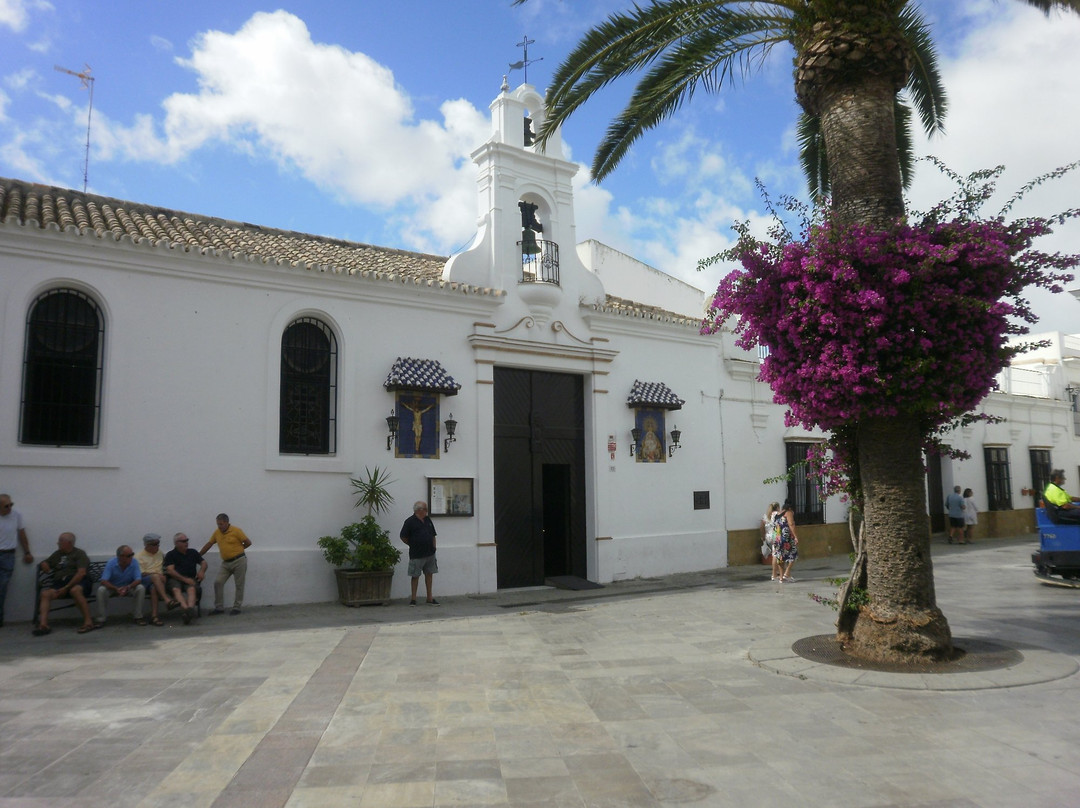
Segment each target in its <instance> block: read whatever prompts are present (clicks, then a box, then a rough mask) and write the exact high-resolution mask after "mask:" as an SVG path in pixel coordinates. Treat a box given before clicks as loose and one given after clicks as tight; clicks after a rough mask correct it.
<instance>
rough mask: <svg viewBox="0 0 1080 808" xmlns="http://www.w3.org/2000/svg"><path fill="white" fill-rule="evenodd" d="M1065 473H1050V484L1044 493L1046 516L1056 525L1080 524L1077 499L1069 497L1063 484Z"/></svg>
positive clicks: (1057, 470)
mask: <svg viewBox="0 0 1080 808" xmlns="http://www.w3.org/2000/svg"><path fill="white" fill-rule="evenodd" d="M1064 482H1065V472H1064V471H1063V470H1061V469H1054V470H1053V471H1051V472H1050V484H1049V485H1048V486H1046V490H1045V491H1044V492H1043V502H1044V504H1045V505H1046V515H1047V516H1049V517H1050V521H1051V522H1054V523H1056V524H1059V525H1060V524H1070V525H1074V524H1080V507H1077V506H1076V504H1075V503H1076V498H1075V497H1071V496H1069V494H1068V492H1066V491H1065V488H1064V487H1063V484H1064Z"/></svg>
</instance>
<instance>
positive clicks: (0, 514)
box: [0, 494, 34, 627]
mask: <svg viewBox="0 0 1080 808" xmlns="http://www.w3.org/2000/svg"><path fill="white" fill-rule="evenodd" d="M14 504H15V503H13V502H12V501H11V497H10V496H8V495H7V494H0V627H3V625H4V601H5V600H7V589H8V582H10V581H11V576H12V573H14V571H15V549H16V545H17V544H18V545H21V546H22V551H23V563H24V564H33V563H34V557H33V556H32V555H31V554H30V542H29V540H28V539H27V538H26V527H25V526H24V525H23V518H22V514H21V513H19V512H18V511H17V510H15V508H14V507H13V505H14Z"/></svg>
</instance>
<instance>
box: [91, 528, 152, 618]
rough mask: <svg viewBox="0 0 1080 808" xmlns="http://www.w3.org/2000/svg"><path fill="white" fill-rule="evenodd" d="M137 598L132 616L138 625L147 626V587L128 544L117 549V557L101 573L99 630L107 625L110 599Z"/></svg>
mask: <svg viewBox="0 0 1080 808" xmlns="http://www.w3.org/2000/svg"><path fill="white" fill-rule="evenodd" d="M113 597H116V598H130V597H133V598H135V607H134V609H132V615H133V616H134V618H135V623H136V625H140V626H145V625H146V618H145V617H143V599H144V598H145V597H146V587H145V586H143V584H142V570H141V569H139V562H138V561H136V560H135V551H134V550H132V549H131V548H130V547H128V546H127V545H126V544H121V545H120V546H119V547H117V548H116V555H115V556H114V557H113V558H110V559H109V563H108V564H106V565H105V571H104V572H102V573H101V580H100V581H99V582H98V588H97V613H98V616H97V620H96V621H95V622H96V623H97V625H98V628H101V627H102V626H103V625H105V617H106V615H108V613H109V598H113Z"/></svg>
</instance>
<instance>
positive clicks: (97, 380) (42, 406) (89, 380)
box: [19, 289, 105, 446]
mask: <svg viewBox="0 0 1080 808" xmlns="http://www.w3.org/2000/svg"><path fill="white" fill-rule="evenodd" d="M104 347H105V323H104V318H103V317H102V313H101V309H100V308H99V307H98V305H97V303H95V302H94V301H93V300H91V299H90V298H89V297H87V296H86V295H84V294H83V293H82V292H76V291H75V290H73V289H52V290H50V291H48V292H45V293H44V294H42V295H40V296H39V297H38V298H37V300H35V301H34V303H33V305H32V306H31V307H30V313H29V316H27V318H26V350H25V354H24V356H23V390H22V412H21V417H20V425H19V440H20V441H21V442H22V443H29V444H36V445H43V446H97V444H98V432H99V425H100V421H101V372H102V357H103V355H104V353H103V352H104Z"/></svg>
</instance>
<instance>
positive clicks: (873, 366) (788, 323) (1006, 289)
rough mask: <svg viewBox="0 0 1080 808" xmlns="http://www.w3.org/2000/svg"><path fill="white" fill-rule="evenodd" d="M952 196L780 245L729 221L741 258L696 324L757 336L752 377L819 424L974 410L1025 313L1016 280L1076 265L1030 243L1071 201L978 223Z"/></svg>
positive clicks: (1052, 281)
mask: <svg viewBox="0 0 1080 808" xmlns="http://www.w3.org/2000/svg"><path fill="white" fill-rule="evenodd" d="M997 173H1000V169H999V170H997ZM992 178H996V173H994V174H992ZM983 193H984V194H985V191H983ZM964 198H965V200H966V202H965V204H964V205H958V207H959V208H960V210H959V211H953V213H955V215H954V217H953V218H950V219H944V218H943V217H944V216H946V215H948V214H949V213H950V211H949V209H948V208H947V207H946V206H939V207H938V208H935V210H934V211H932V212H931V213H929V214H926V215H925V216H923V217H922V218H921V220H919V221H914V222H912V221H898V222H897V223H896V224H895V225H893V226H892V227H890V228H888V229H884V230H874V229H871V228H868V227H865V226H861V225H848V226H839V225H835V224H832V223H831V222H829V221H827V220H825V221H820V222H812V223H807V224H806V230H805V232H804V233H803V237H802V238H801V239H799V240H790V241H787V242H786V243H780V244H776V243H767V242H761V241H758V240H756V239H754V238H753V237H752V236H750V235H749V232H748V230H747V228H745V227H743V228H739V236H740V238H739V241H738V243H737V244H736V246H735V247H734V248H733V249H732V250H730V251H729V252H728V253H726V254H725V257H726V258H729V259H730V258H734V259H736V260H738V261H739V263H740V264H741V269H737V270H735V271H733V272H731V273H730V274H729V275H727V277H725V278H724V279H723V280H722V281H721V282H720V285H719V288H718V289H717V292H716V296H715V298H714V299H713V301H712V304H711V306H710V307H709V310H708V313H707V316H706V320H705V322H704V324H703V326H702V331H703V333H713V332H715V331H717V330H718V329H719V328H720V327H721V326H722V325H723V324H724V323H725V322H726V321H727V320H728V319H729V318H731V317H736V318H737V322H736V324H735V326H734V329H735V333H736V335H737V344H738V345H739V346H740V347H743V348H753V347H755V346H758V345H763V346H767V347H768V349H769V350H768V356H767V357H766V358H765V359H764V361H763V362H762V368H761V378H762V379H763V380H764V381H766V382H768V383H769V385H770V386H771V388H772V390H773V393H774V400H775V401H776V402H777V403H781V404H786V405H787V407H788V409H789V413H788V423H789V424H795V423H798V424H802V425H804V426H806V427H815V426H816V427H820V428H822V429H826V430H831V429H834V428H836V427H838V426H840V425H842V424H845V423H851V422H852V421H857V420H858V419H860V418H863V417H868V416H890V415H895V414H897V413H899V412H906V413H909V414H910V413H917V414H920V415H921V416H923V417H924V418H925V422H926V427H927V430H928V432H929V431H933V430H934V429H936V428H937V427H938V426H940V425H941V424H944V423H946V422H947V421H950V420H952V419H954V418H956V417H958V416H960V415H961V414H962V413H964V412H967V411H969V410H971V409H972V408H973V407H975V406H976V405H977V404H978V403H979V401H980V400H982V398H983V397H984V396H986V394H987V393H988V392H989V391H990V390H991V389H992V388H993V386H994V378H995V376H996V375H997V374H998V372H999V371H1001V369H1002V368H1004V367H1005V366H1006V365H1007V364H1008V363H1009V360H1010V358H1011V356H1012V354H1013V351H1012V349H1010V348H1009V347H1007V340H1008V337H1009V336H1010V335H1013V334H1021V333H1026V332H1027V330H1028V329H1027V324H1028V323H1032V322H1034V321H1035V319H1036V318H1035V316H1034V314H1033V313H1032V312H1031V310H1030V308H1029V307H1028V304H1027V302H1026V300H1024V298H1023V297H1022V294H1023V290H1024V288H1025V287H1028V286H1041V287H1045V288H1048V289H1051V290H1052V291H1055V292H1056V291H1061V289H1062V288H1063V285H1064V284H1066V283H1068V282H1069V281H1071V280H1072V276H1071V275H1070V274H1069V270H1070V269H1071V268H1073V267H1075V266H1077V264H1078V262H1080V256H1076V255H1060V254H1053V255H1051V254H1047V253H1043V252H1040V251H1039V250H1036V249H1034V248H1033V246H1032V244H1033V242H1034V240H1035V239H1036V238H1038V237H1040V236H1044V235H1046V234H1048V233H1050V232H1051V224H1052V222H1053V221H1054V220H1059V221H1060V220H1064V218H1068V217H1075V216H1076V215H1077V214H1078V213H1080V211H1070V212H1068V213H1065V214H1061V215H1059V216H1058V217H1054V220H1052V219H1047V218H1029V219H1021V220H1017V221H1013V222H1006V221H1005V220H1004V219H1003V218H1001V217H995V218H989V219H985V220H980V219H978V218H975V217H974V216H973V215H972V214H973V211H972V210H971V209H970V208H971V205H970V199H969V198H968V196H965V197H964Z"/></svg>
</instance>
